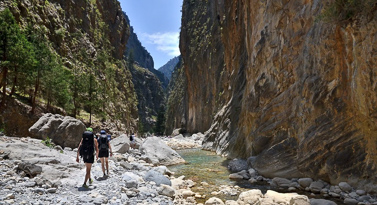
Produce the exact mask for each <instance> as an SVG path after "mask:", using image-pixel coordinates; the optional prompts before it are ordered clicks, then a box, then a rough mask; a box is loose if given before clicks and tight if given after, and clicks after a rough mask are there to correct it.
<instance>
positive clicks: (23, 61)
mask: <svg viewBox="0 0 377 205" xmlns="http://www.w3.org/2000/svg"><path fill="white" fill-rule="evenodd" d="M17 39H18V40H17V42H16V44H15V45H14V46H13V47H11V48H10V52H9V53H10V56H9V61H10V63H9V68H11V69H10V71H9V76H12V81H11V82H10V83H9V84H11V85H12V89H11V92H10V94H9V96H10V97H12V95H13V94H14V93H15V92H16V87H22V86H20V85H25V83H27V81H26V80H25V78H26V77H27V76H28V75H29V74H30V72H31V71H32V69H33V67H34V66H35V63H36V61H35V54H34V49H33V46H32V45H31V43H30V42H29V41H28V40H27V39H26V36H25V35H24V34H23V33H21V32H19V33H18V36H17ZM19 79H21V84H20V81H19Z"/></svg>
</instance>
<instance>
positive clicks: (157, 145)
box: [140, 137, 185, 166]
mask: <svg viewBox="0 0 377 205" xmlns="http://www.w3.org/2000/svg"><path fill="white" fill-rule="evenodd" d="M140 151H141V153H142V154H144V155H145V158H146V159H147V162H149V163H152V164H154V165H165V166H169V165H173V164H182V163H185V160H184V159H183V158H182V157H181V156H180V155H179V154H178V153H177V152H176V151H174V150H173V149H172V148H170V147H169V146H167V145H166V144H165V143H164V142H163V141H162V140H161V139H160V138H158V137H148V138H147V139H146V140H145V141H144V143H143V144H142V145H141V147H140Z"/></svg>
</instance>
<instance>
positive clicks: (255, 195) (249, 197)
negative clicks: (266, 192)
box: [237, 189, 263, 204]
mask: <svg viewBox="0 0 377 205" xmlns="http://www.w3.org/2000/svg"><path fill="white" fill-rule="evenodd" d="M261 198H263V194H262V192H261V190H259V189H252V190H249V191H245V192H242V193H241V194H240V195H239V196H238V200H237V202H238V204H258V203H259V201H260V199H261Z"/></svg>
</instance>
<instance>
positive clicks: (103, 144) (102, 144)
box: [99, 135, 109, 151]
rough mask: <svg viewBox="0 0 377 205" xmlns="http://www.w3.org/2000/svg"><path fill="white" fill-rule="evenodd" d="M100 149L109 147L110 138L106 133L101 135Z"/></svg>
mask: <svg viewBox="0 0 377 205" xmlns="http://www.w3.org/2000/svg"><path fill="white" fill-rule="evenodd" d="M99 149H100V150H106V151H107V149H109V140H108V139H107V136H106V135H101V136H100V137H99Z"/></svg>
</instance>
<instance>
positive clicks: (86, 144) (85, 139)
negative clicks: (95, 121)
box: [80, 131, 94, 156]
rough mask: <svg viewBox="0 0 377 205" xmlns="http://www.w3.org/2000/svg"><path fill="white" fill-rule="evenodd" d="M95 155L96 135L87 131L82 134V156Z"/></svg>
mask: <svg viewBox="0 0 377 205" xmlns="http://www.w3.org/2000/svg"><path fill="white" fill-rule="evenodd" d="M93 154H94V135H93V133H92V132H90V131H85V132H84V133H83V134H82V143H81V147H80V156H91V155H93Z"/></svg>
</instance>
